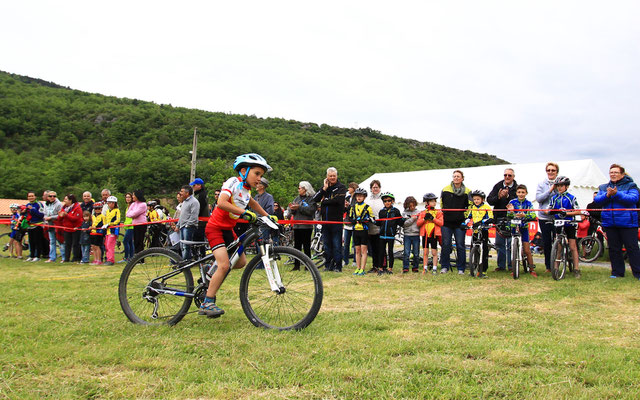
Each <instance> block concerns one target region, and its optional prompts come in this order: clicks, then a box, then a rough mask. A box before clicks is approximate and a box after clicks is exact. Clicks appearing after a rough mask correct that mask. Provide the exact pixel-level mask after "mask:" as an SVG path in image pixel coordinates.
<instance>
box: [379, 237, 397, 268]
mask: <svg viewBox="0 0 640 400" xmlns="http://www.w3.org/2000/svg"><path fill="white" fill-rule="evenodd" d="M394 243H395V239H380V259H381V260H382V267H383V268H385V267H386V268H388V269H393V244H394Z"/></svg>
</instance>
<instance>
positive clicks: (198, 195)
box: [183, 178, 211, 256]
mask: <svg viewBox="0 0 640 400" xmlns="http://www.w3.org/2000/svg"><path fill="white" fill-rule="evenodd" d="M189 185H191V187H192V188H193V197H195V199H196V200H198V203H199V204H200V210H199V212H198V217H199V218H205V220H204V221H202V220H198V228H197V229H196V231H195V232H194V233H193V240H195V241H198V242H203V241H204V240H205V238H204V228H205V226H207V220H206V218H208V217H209V215H210V214H211V213H210V212H209V199H208V198H207V190H206V189H205V188H204V181H203V180H202V179H201V178H196V179H194V180H193V182H191V183H190V184H189ZM183 207H184V206H183ZM201 255H202V256H204V248H202V254H201Z"/></svg>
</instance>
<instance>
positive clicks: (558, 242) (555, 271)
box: [547, 219, 578, 281]
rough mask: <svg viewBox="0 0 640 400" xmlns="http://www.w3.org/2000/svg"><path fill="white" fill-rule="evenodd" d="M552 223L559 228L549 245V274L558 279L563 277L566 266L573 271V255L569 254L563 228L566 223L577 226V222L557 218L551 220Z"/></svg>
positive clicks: (569, 249) (567, 241)
mask: <svg viewBox="0 0 640 400" xmlns="http://www.w3.org/2000/svg"><path fill="white" fill-rule="evenodd" d="M547 223H550V222H547ZM553 225H554V226H555V227H560V228H561V229H560V233H557V234H556V238H555V240H554V241H553V245H552V246H551V276H553V279H555V280H557V281H558V280H560V279H563V278H564V274H565V272H566V270H567V268H568V269H569V272H572V271H573V256H572V255H571V248H569V239H568V238H567V234H566V233H565V231H564V229H565V227H566V226H567V225H573V226H577V225H578V224H577V223H576V222H573V221H565V220H563V219H557V220H555V221H554V222H553Z"/></svg>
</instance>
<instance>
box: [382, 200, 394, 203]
mask: <svg viewBox="0 0 640 400" xmlns="http://www.w3.org/2000/svg"><path fill="white" fill-rule="evenodd" d="M382 201H383V202H385V203H393V200H382Z"/></svg>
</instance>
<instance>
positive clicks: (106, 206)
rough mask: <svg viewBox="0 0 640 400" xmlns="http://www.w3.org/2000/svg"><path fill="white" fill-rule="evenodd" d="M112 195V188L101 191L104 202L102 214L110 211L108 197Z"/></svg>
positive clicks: (101, 198) (101, 199)
mask: <svg viewBox="0 0 640 400" xmlns="http://www.w3.org/2000/svg"><path fill="white" fill-rule="evenodd" d="M109 196H111V190H109V189H102V192H100V201H101V202H102V215H107V213H108V212H109V204H107V199H108V198H109Z"/></svg>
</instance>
